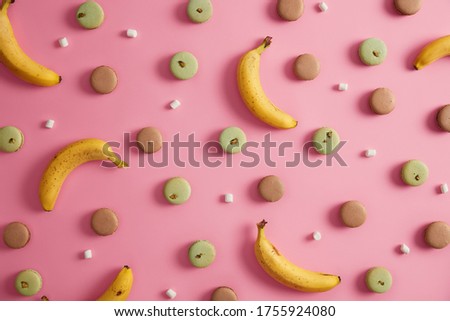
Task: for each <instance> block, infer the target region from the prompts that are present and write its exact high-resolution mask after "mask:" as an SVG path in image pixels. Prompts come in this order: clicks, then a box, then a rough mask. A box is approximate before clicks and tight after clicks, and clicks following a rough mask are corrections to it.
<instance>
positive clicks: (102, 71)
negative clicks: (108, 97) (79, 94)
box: [90, 66, 118, 94]
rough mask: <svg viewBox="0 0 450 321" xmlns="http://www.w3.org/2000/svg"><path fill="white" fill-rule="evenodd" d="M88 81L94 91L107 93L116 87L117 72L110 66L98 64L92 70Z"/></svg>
mask: <svg viewBox="0 0 450 321" xmlns="http://www.w3.org/2000/svg"><path fill="white" fill-rule="evenodd" d="M90 83H91V87H92V89H94V90H95V92H97V93H99V94H109V93H111V92H113V91H114V89H116V87H117V83H118V78H117V74H116V72H115V71H114V69H112V68H111V67H108V66H99V67H97V68H95V69H94V70H93V71H92V73H91V78H90Z"/></svg>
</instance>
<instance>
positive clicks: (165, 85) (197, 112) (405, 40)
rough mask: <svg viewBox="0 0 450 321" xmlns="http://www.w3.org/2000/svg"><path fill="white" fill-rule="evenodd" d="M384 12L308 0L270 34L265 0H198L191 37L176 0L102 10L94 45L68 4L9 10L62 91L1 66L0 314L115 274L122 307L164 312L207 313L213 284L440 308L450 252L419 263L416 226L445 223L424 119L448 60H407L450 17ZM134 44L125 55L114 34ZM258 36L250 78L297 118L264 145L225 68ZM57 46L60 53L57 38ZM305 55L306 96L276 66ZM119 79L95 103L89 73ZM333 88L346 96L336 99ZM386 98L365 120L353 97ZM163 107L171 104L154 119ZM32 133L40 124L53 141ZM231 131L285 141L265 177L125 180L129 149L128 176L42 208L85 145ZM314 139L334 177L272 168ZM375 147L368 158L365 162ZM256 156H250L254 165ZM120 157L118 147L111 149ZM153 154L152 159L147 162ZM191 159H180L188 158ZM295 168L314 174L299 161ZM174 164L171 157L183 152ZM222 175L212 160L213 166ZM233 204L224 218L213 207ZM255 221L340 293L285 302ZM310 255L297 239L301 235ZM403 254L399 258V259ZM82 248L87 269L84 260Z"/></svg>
mask: <svg viewBox="0 0 450 321" xmlns="http://www.w3.org/2000/svg"><path fill="white" fill-rule="evenodd" d="M392 2H393V1H392V0H383V1H375V0H370V1H363V2H362V1H357V0H351V1H350V0H348V1H336V0H328V1H327V4H328V5H329V10H328V11H327V12H326V13H322V12H320V10H319V9H318V8H317V4H318V2H317V1H311V0H305V12H304V15H303V17H301V18H300V19H299V20H298V21H296V22H285V21H281V20H280V19H279V18H278V16H277V15H276V10H275V3H276V1H274V0H264V1H261V0H246V1H241V0H227V1H213V5H214V15H213V18H212V19H211V20H210V21H208V22H207V23H204V24H199V25H197V24H193V23H191V22H190V21H189V20H188V19H187V17H186V15H185V6H186V3H187V1H174V0H171V1H144V0H140V1H138V0H132V1H127V2H126V3H125V2H123V1H121V2H118V1H100V3H101V5H102V6H103V8H104V11H105V13H106V19H105V22H104V24H103V25H102V26H101V27H100V28H99V29H97V30H84V29H82V28H80V27H79V26H78V25H77V23H76V21H75V19H74V14H75V12H76V8H77V7H78V5H79V4H80V3H81V1H75V0H66V1H58V0H47V1H45V2H38V1H25V0H21V1H16V3H15V4H14V5H12V6H11V8H10V17H11V21H12V23H13V25H14V27H15V32H16V35H17V38H18V40H19V43H21V44H22V47H23V48H24V50H25V51H26V52H27V53H29V54H30V56H32V57H33V58H35V59H36V60H37V61H39V62H41V63H43V64H45V65H47V66H49V67H51V68H53V69H55V70H56V71H58V72H59V73H60V74H61V75H62V77H63V82H62V83H61V84H60V85H59V86H57V87H53V88H38V87H34V86H31V85H28V84H26V83H23V82H21V81H19V80H16V79H15V78H14V77H13V76H12V75H11V74H10V73H9V72H8V71H7V70H6V69H5V68H4V67H3V66H0V88H1V98H2V102H1V123H0V126H6V125H13V126H17V127H19V128H21V129H22V131H23V132H24V134H25V139H26V141H25V145H24V147H23V149H22V150H20V151H19V152H17V153H14V154H5V153H1V154H0V162H1V164H2V167H1V170H0V171H1V175H2V182H3V184H2V188H1V201H2V202H1V204H2V206H1V212H0V228H1V229H3V227H4V226H5V225H6V224H7V223H9V222H11V221H22V222H24V223H26V224H27V225H28V226H29V228H30V229H31V232H32V239H31V242H30V243H29V244H28V245H27V246H26V247H25V248H23V249H20V250H12V249H9V248H7V247H6V246H5V245H4V244H3V242H1V244H0V258H1V259H0V260H1V264H0V299H2V300H27V299H32V300H37V299H39V298H40V296H41V295H47V296H48V297H49V298H50V299H51V300H91V299H95V298H96V297H97V296H98V295H99V294H100V293H101V292H102V291H103V290H104V289H105V288H106V287H107V285H108V284H109V282H110V281H111V280H112V279H113V278H114V276H115V274H116V273H117V272H118V270H119V269H120V267H121V266H123V265H124V264H127V265H130V266H131V267H132V268H133V271H134V275H135V284H134V286H133V290H132V293H131V295H130V297H129V299H131V300H165V299H166V297H165V295H164V292H165V290H167V289H168V288H173V289H174V290H175V291H177V293H178V295H177V297H176V300H207V299H209V295H210V293H211V291H212V290H213V289H214V288H215V287H217V286H220V285H227V286H230V287H233V288H234V289H235V291H236V292H237V293H238V296H239V298H240V299H241V300H448V299H450V290H449V287H448V284H449V276H448V275H449V274H448V271H449V268H450V260H449V253H448V248H447V249H444V250H434V249H430V248H427V247H426V246H425V245H424V242H423V240H422V232H423V228H424V226H426V225H427V224H428V223H430V222H432V221H436V220H444V221H447V222H448V221H449V219H448V217H449V205H450V198H449V195H448V194H447V195H441V194H439V192H438V188H439V185H440V184H441V183H443V182H448V183H450V172H449V169H448V164H449V161H450V154H449V153H448V148H449V147H450V141H449V134H447V133H444V132H441V131H439V130H438V128H437V126H436V124H435V121H434V117H435V114H436V111H437V109H438V108H439V107H441V106H442V105H444V104H448V103H449V102H450V96H449V88H448V84H449V71H450V59H442V60H440V61H438V62H436V63H434V64H433V65H431V66H429V67H427V68H425V69H424V70H422V71H413V70H412V68H411V65H412V60H413V58H414V56H415V55H416V54H417V52H418V50H419V49H420V48H421V46H423V45H424V44H425V43H427V42H428V41H430V40H432V39H434V38H436V37H439V36H443V35H446V34H447V33H448V32H449V31H448V30H449V29H448V19H447V18H448V12H450V3H449V2H448V1H444V0H435V1H424V4H423V8H422V10H421V11H420V12H419V13H418V14H416V15H415V16H401V15H399V14H397V13H396V12H395V10H394V9H393V5H392ZM128 28H134V29H136V30H137V31H138V33H139V35H138V37H137V38H136V39H129V38H127V37H126V36H125V34H124V33H125V30H126V29H128ZM266 35H271V36H272V37H273V43H272V46H271V47H270V48H269V49H268V50H267V51H266V52H264V54H263V57H262V64H261V78H262V84H263V87H264V88H265V90H266V93H267V95H268V96H269V97H270V98H271V99H272V100H273V101H274V103H275V104H277V105H278V106H280V107H282V109H284V110H285V111H287V112H289V113H291V114H292V115H293V116H294V117H296V118H297V119H298V120H299V125H298V127H297V128H295V129H291V130H286V131H283V130H275V129H271V128H269V127H268V126H266V125H265V124H263V123H261V122H259V121H258V120H256V119H255V118H253V116H252V115H251V114H250V113H249V112H248V111H247V110H246V108H245V106H244V105H243V103H242V101H241V99H240V97H239V94H238V90H237V87H236V81H235V70H236V66H237V63H238V59H239V57H240V56H241V55H242V54H243V53H244V52H245V51H247V50H249V49H251V48H252V47H254V46H256V45H257V44H258V43H259V42H260V41H261V40H262V39H263V38H264V37H265V36H266ZM64 36H65V37H67V38H68V40H69V43H70V46H69V47H67V48H60V47H59V45H58V43H57V40H58V38H60V37H64ZM368 37H378V38H381V39H383V40H384V41H385V42H386V44H387V46H388V51H389V53H388V57H387V59H386V61H385V62H384V63H383V64H382V65H379V66H375V67H368V66H363V65H362V64H361V62H360V61H359V59H358V57H357V47H358V44H359V43H360V42H361V41H362V40H364V39H366V38H368ZM181 50H187V51H191V52H192V53H194V54H195V55H196V57H197V58H198V61H199V66H200V68H199V72H198V74H197V75H196V76H195V77H194V78H193V79H190V80H187V81H179V80H175V79H174V78H173V77H172V76H171V74H170V72H169V69H168V63H169V60H170V57H171V55H173V54H174V53H175V52H177V51H181ZM305 52H310V53H313V54H314V55H316V56H317V57H318V58H319V59H320V61H321V66H322V70H321V74H320V75H319V77H318V78H317V79H315V80H313V81H310V82H305V81H298V80H296V79H295V78H294V76H293V74H292V72H291V67H292V62H293V60H294V59H295V57H296V56H297V55H299V54H301V53H305ZM103 64H105V65H110V66H112V67H113V68H114V69H115V70H116V71H117V73H118V76H119V86H118V87H117V89H116V91H115V92H113V93H112V94H109V95H98V94H95V93H94V92H93V91H92V89H91V88H90V86H89V74H90V72H91V70H92V69H93V68H95V67H97V66H99V65H103ZM340 82H347V83H348V84H349V90H348V91H346V92H340V91H337V90H336V85H337V84H338V83H340ZM381 86H385V87H389V88H391V89H392V90H393V91H394V93H395V94H396V97H397V106H396V109H395V110H394V112H392V113H391V114H389V115H386V116H377V115H374V114H372V113H371V112H370V111H369V109H368V105H367V99H368V93H369V92H370V91H372V90H373V89H375V88H377V87H381ZM173 99H179V100H180V101H181V102H182V106H181V107H180V108H178V109H176V110H171V109H170V108H169V107H168V104H169V103H170V101H172V100H173ZM47 119H54V120H55V122H56V123H55V127H54V128H53V129H51V130H49V129H46V128H44V126H43V124H44V123H45V121H46V120H47ZM231 125H235V126H239V127H241V128H242V129H243V130H244V131H245V132H246V134H247V137H248V139H249V140H251V141H256V142H259V143H261V142H262V140H263V138H264V135H265V134H267V133H269V132H270V133H271V135H272V139H273V140H274V141H276V142H277V143H278V144H279V143H281V142H284V141H288V142H293V148H292V149H290V150H288V151H287V154H286V156H284V157H282V156H277V155H275V152H273V153H272V160H274V161H276V162H277V166H276V167H275V168H273V167H269V166H267V165H265V164H260V165H258V166H257V167H255V168H243V167H240V166H239V164H238V163H239V161H240V160H247V161H249V158H246V157H245V156H244V155H242V154H240V155H233V157H232V160H233V162H234V164H233V166H232V167H228V168H227V167H226V166H225V164H222V165H221V166H219V167H218V168H208V167H206V166H205V165H203V164H202V165H201V166H200V167H198V168H194V167H192V166H189V165H188V166H186V167H185V168H181V167H179V166H176V164H175V163H174V161H173V153H172V150H170V151H169V158H170V161H169V166H167V167H164V168H153V167H152V166H150V165H149V164H145V166H144V167H142V168H139V166H138V152H137V151H136V149H134V148H132V149H131V155H130V165H131V167H130V168H129V169H126V170H119V169H105V168H99V164H98V163H90V164H86V165H83V166H82V167H80V168H78V169H77V170H76V171H75V172H74V173H72V174H71V175H70V177H69V178H68V179H67V181H66V182H65V184H64V187H63V190H62V192H61V194H60V197H59V199H58V201H57V204H56V209H55V210H54V211H53V212H51V213H45V212H44V211H42V210H41V208H40V204H39V200H38V196H37V191H38V185H39V180H40V177H41V174H42V172H43V170H44V168H45V167H46V165H47V164H48V162H49V161H50V159H51V158H52V156H53V155H54V154H55V153H56V152H57V151H58V150H59V149H60V148H61V147H63V146H65V145H66V144H68V143H70V142H72V141H75V140H78V139H81V138H85V137H98V138H101V139H104V140H107V141H118V142H122V137H123V135H124V133H131V135H132V138H133V139H134V137H135V134H136V132H137V131H138V130H139V129H140V128H142V127H146V126H155V127H158V128H160V129H161V131H162V133H163V137H164V140H165V141H167V142H171V141H172V140H173V137H174V135H175V134H177V133H179V134H180V138H181V139H183V140H186V139H187V137H188V135H189V134H195V137H196V139H197V140H199V141H200V142H201V144H202V146H203V145H204V144H205V143H206V142H208V141H215V140H217V139H218V134H219V133H220V131H221V130H222V129H223V128H225V127H227V126H231ZM322 126H331V127H333V128H335V129H336V130H337V131H338V132H339V134H340V136H341V138H342V139H343V140H345V141H347V144H346V145H345V146H344V147H343V148H342V149H341V156H342V158H343V159H344V160H345V161H346V163H347V165H348V166H347V167H342V166H338V165H337V163H336V162H334V164H333V166H331V167H326V166H324V165H322V166H320V167H317V168H308V167H306V166H305V165H303V164H300V165H299V166H297V167H294V168H287V167H286V166H285V165H284V162H285V161H288V160H291V159H292V154H293V153H294V152H299V151H301V148H302V145H303V144H304V143H305V142H307V141H308V140H309V139H310V136H311V133H312V132H313V131H314V130H315V129H317V128H319V127H322ZM367 148H375V149H377V151H378V154H377V156H376V157H375V158H370V159H368V158H365V157H364V156H363V155H362V154H363V152H364V150H366V149H367ZM253 150H254V151H256V152H257V153H258V155H260V156H261V157H262V156H263V154H264V150H263V148H262V147H259V148H256V149H253ZM117 151H118V152H120V153H121V154H122V155H123V151H124V146H123V144H122V146H121V147H120V148H118V149H117ZM161 155H162V153H161V152H160V153H159V154H157V155H155V156H158V157H161ZM201 155H202V151H201V149H199V150H196V152H195V157H196V158H197V160H201ZM310 156H311V159H313V160H314V159H324V158H323V157H321V156H318V155H315V154H314V153H311V155H310ZM182 157H184V160H187V154H186V152H183V153H182ZM414 158H416V159H421V160H423V161H424V162H425V163H426V164H427V165H428V166H429V168H430V177H429V180H428V181H427V182H426V183H425V184H424V185H423V186H420V187H416V188H412V187H407V186H405V185H403V184H402V183H401V181H400V179H399V175H400V174H399V173H400V166H401V164H402V163H403V162H405V161H407V160H409V159H414ZM216 159H218V160H222V161H223V162H224V161H225V157H223V156H220V157H218V158H216ZM270 174H275V175H278V176H279V177H280V178H281V179H282V181H283V182H284V184H285V189H286V193H285V196H284V197H283V198H282V199H281V200H280V201H279V202H276V203H267V202H263V201H261V200H260V198H259V196H258V194H257V191H256V185H257V182H258V181H259V180H260V179H261V178H262V177H263V176H265V175H270ZM173 176H183V177H185V178H186V179H188V180H189V181H190V183H191V186H192V196H191V199H190V200H189V201H188V202H187V203H186V204H184V205H181V206H171V205H168V204H167V203H166V201H165V200H164V199H163V197H162V186H163V183H164V181H165V180H167V179H168V178H171V177H173ZM224 193H233V194H234V198H235V202H234V203H233V204H226V203H224V202H223V194H224ZM351 199H357V200H359V201H361V202H363V203H364V204H365V206H366V207H367V210H368V219H367V221H366V223H365V224H364V225H363V226H362V227H360V228H357V229H349V228H345V227H343V226H341V224H340V222H339V220H338V218H337V211H338V208H339V206H340V204H342V203H343V202H345V201H348V200H351ZM100 207H109V208H112V209H114V210H115V211H116V212H117V214H118V216H119V220H120V226H119V229H118V230H117V232H116V233H115V234H114V235H112V236H108V237H99V236H97V235H95V234H94V232H93V231H92V230H91V228H90V226H89V220H90V215H91V213H92V212H93V211H94V210H96V209H98V208H100ZM263 218H264V219H266V220H267V221H269V224H268V225H267V228H266V229H267V232H266V233H267V235H268V237H269V238H270V239H271V240H272V241H273V243H275V245H277V247H278V248H279V249H280V251H281V252H282V253H284V254H285V255H286V256H287V257H288V258H289V259H291V261H293V262H295V263H297V264H299V265H301V266H304V267H306V268H310V269H314V270H320V271H324V272H330V273H335V274H339V275H340V276H341V277H342V283H341V284H340V285H339V286H338V287H337V288H335V289H333V290H332V291H330V292H326V293H320V294H314V293H313V294H306V293H300V292H296V291H293V290H290V289H288V288H285V287H283V286H281V285H279V284H278V283H276V282H275V281H273V280H272V279H270V278H269V277H268V276H267V275H266V274H265V273H264V272H263V271H262V269H261V268H260V267H259V266H258V264H257V262H256V259H255V257H254V255H253V243H254V240H255V238H256V226H255V224H256V223H257V222H258V221H260V220H261V219H263ZM316 230H318V231H320V232H321V233H322V240H320V241H313V240H312V239H311V234H312V232H313V231H316ZM197 239H208V240H210V241H211V242H213V243H214V244H215V246H216V249H217V258H216V261H215V262H214V263H213V264H212V265H211V266H210V267H208V268H206V269H196V268H194V267H192V266H190V264H189V262H188V259H187V249H188V246H189V245H190V243H191V242H193V241H195V240H197ZM401 243H406V244H407V245H408V246H409V247H410V248H411V253H410V254H409V255H402V254H401V253H400V252H399V245H400V244H401ZM85 249H92V251H93V255H94V257H93V259H92V260H84V259H83V258H82V256H83V251H84V250H85ZM378 265H381V266H385V267H387V268H388V269H389V270H390V271H391V273H392V275H393V279H394V284H393V287H392V289H391V290H390V291H389V292H387V293H385V294H381V295H380V294H375V293H370V292H368V291H367V289H366V288H365V286H364V280H363V278H364V273H365V271H366V270H367V269H369V268H370V267H372V266H378ZM26 268H34V269H36V270H38V271H39V272H40V273H41V274H42V277H43V279H44V286H43V289H42V291H41V292H40V293H39V294H38V295H35V296H33V297H31V298H25V297H21V296H20V295H18V294H17V293H16V291H15V289H14V278H15V275H16V273H18V272H19V271H20V270H22V269H26Z"/></svg>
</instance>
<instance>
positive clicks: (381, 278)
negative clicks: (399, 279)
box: [366, 266, 392, 293]
mask: <svg viewBox="0 0 450 321" xmlns="http://www.w3.org/2000/svg"><path fill="white" fill-rule="evenodd" d="M366 285H367V288H368V289H369V290H371V291H373V292H377V293H384V292H386V291H389V289H390V288H391V286H392V275H391V273H390V272H389V271H388V270H387V269H386V268H384V267H379V266H378V267H373V268H371V269H370V270H369V271H367V273H366Z"/></svg>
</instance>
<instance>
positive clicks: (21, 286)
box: [15, 269, 42, 296]
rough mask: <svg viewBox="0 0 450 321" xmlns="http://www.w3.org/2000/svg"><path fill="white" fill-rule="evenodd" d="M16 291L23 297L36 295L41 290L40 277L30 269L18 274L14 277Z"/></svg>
mask: <svg viewBox="0 0 450 321" xmlns="http://www.w3.org/2000/svg"><path fill="white" fill-rule="evenodd" d="M15 283H16V290H17V291H18V292H19V293H20V294H22V295H25V296H31V295H35V294H36V293H38V292H39V291H40V290H41V288H42V277H41V275H40V274H39V273H38V272H37V271H35V270H32V269H27V270H23V271H21V272H19V274H17V276H16V282H15Z"/></svg>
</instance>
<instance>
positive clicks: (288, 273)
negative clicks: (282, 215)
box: [254, 220, 341, 292]
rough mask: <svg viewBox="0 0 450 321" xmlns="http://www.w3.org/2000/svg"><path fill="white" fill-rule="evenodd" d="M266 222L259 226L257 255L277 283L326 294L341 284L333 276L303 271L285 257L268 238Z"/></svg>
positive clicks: (335, 276) (262, 265) (304, 290)
mask: <svg viewBox="0 0 450 321" xmlns="http://www.w3.org/2000/svg"><path fill="white" fill-rule="evenodd" d="M266 224H267V222H266V221H265V220H263V221H261V222H260V223H258V224H257V227H258V237H257V239H256V243H255V248H254V250H255V255H256V259H257V260H258V263H259V264H260V265H261V267H262V268H263V269H264V271H266V273H267V274H268V275H269V276H271V277H272V278H273V279H275V280H276V281H278V282H280V283H281V284H283V285H285V286H287V287H290V288H292V289H295V290H298V291H302V292H324V291H328V290H331V289H332V288H334V287H335V286H337V285H338V284H339V283H340V282H341V278H340V277H339V276H337V275H333V274H325V273H320V272H315V271H310V270H306V269H303V268H301V267H299V266H297V265H295V264H294V263H292V262H290V261H289V260H288V259H286V257H284V256H283V255H282V254H281V253H280V251H278V249H277V248H276V247H275V246H274V245H273V244H272V243H271V242H270V241H269V240H268V239H267V238H266V235H265V233H264V227H265V225H266Z"/></svg>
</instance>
